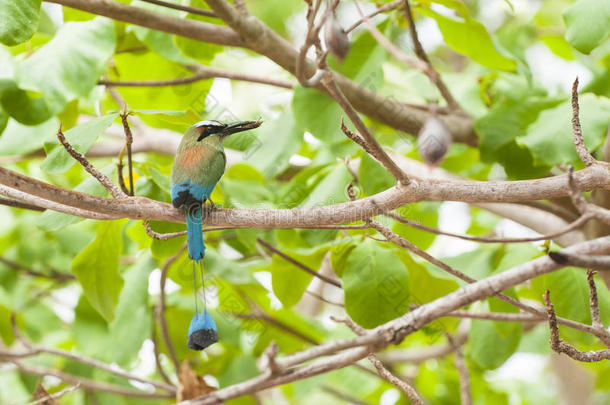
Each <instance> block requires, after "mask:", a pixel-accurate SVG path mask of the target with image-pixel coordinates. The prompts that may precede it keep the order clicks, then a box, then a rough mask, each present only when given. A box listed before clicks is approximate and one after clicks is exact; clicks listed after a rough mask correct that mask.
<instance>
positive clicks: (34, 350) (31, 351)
mask: <svg viewBox="0 0 610 405" xmlns="http://www.w3.org/2000/svg"><path fill="white" fill-rule="evenodd" d="M11 327H12V329H13V334H14V335H15V337H16V338H17V339H18V340H19V341H20V342H21V343H22V344H23V345H24V346H25V347H26V348H27V349H28V351H27V352H25V353H22V354H20V355H19V356H15V357H30V356H35V355H37V354H40V353H48V354H52V355H55V356H60V357H64V358H66V359H70V360H74V361H77V362H79V363H82V364H86V365H88V366H92V367H94V368H96V369H99V370H104V371H106V372H108V373H110V374H114V375H116V376H119V377H122V378H125V379H127V380H134V381H138V382H141V383H144V384H150V385H152V386H154V387H157V388H160V389H162V390H165V391H167V392H170V393H175V392H176V387H174V386H173V385H169V384H165V383H162V382H159V381H154V380H150V379H148V378H143V377H139V376H137V375H135V374H131V373H128V372H126V371H123V370H121V369H119V368H115V367H112V366H110V365H108V364H106V363H104V362H102V361H99V360H96V359H93V358H90V357H85V356H82V355H79V354H76V353H72V352H68V351H65V350H61V349H56V348H53V347H44V346H40V345H38V344H35V343H32V342H30V341H28V340H27V339H26V338H25V337H24V336H23V335H22V334H21V332H20V331H19V328H18V327H17V322H16V319H15V313H11Z"/></svg>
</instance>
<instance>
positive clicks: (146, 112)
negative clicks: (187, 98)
mask: <svg viewBox="0 0 610 405" xmlns="http://www.w3.org/2000/svg"><path fill="white" fill-rule="evenodd" d="M109 112H110V111H109ZM129 112H130V113H134V114H142V115H167V116H170V117H183V116H185V115H186V111H174V110H155V109H147V110H129Z"/></svg>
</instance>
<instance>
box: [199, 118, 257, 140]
mask: <svg viewBox="0 0 610 405" xmlns="http://www.w3.org/2000/svg"><path fill="white" fill-rule="evenodd" d="M262 123H263V121H261V120H257V121H238V122H233V123H230V124H225V123H222V122H219V121H199V122H198V123H196V124H195V125H193V126H192V127H191V128H193V129H194V130H195V133H196V134H198V136H197V142H199V141H202V140H204V139H205V138H207V137H208V136H213V135H216V136H219V137H220V138H221V139H223V138H226V137H227V136H229V135H231V134H235V133H237V132H242V131H247V130H249V129H254V128H258V127H260V126H261V124H262Z"/></svg>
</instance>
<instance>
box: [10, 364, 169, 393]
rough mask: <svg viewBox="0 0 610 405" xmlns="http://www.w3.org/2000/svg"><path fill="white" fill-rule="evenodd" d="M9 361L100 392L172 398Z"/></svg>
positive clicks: (33, 372)
mask: <svg viewBox="0 0 610 405" xmlns="http://www.w3.org/2000/svg"><path fill="white" fill-rule="evenodd" d="M9 362H11V363H13V364H15V365H16V366H17V368H18V369H19V371H21V372H22V373H25V374H29V375H35V376H39V377H44V376H53V377H56V378H58V379H60V380H62V381H65V382H67V383H70V384H74V385H78V384H80V386H81V387H82V388H84V389H88V390H92V391H102V392H108V393H111V394H116V395H124V396H127V397H134V398H151V399H164V398H173V394H171V393H167V394H161V393H157V392H147V391H140V390H136V389H133V388H125V387H121V386H118V385H113V384H107V383H104V382H98V381H93V380H89V379H87V378H84V377H80V376H75V375H73V374H68V373H64V372H63V371H60V370H53V369H48V368H43V367H38V366H34V365H29V364H26V363H24V362H22V361H18V360H10V359H9Z"/></svg>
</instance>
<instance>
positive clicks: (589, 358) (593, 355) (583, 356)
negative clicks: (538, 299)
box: [544, 290, 610, 363]
mask: <svg viewBox="0 0 610 405" xmlns="http://www.w3.org/2000/svg"><path fill="white" fill-rule="evenodd" d="M544 303H545V304H546V311H547V314H548V319H549V328H550V331H551V349H553V350H554V351H556V352H557V353H565V354H567V355H568V356H569V357H571V358H572V359H574V360H578V361H582V362H587V363H591V362H596V361H602V360H610V350H609V349H604V350H598V351H590V352H581V351H579V350H578V349H576V348H575V347H574V346H572V345H570V344H569V343H566V342H563V341H562V340H561V339H560V337H559V328H558V327H557V315H555V308H554V307H553V303H552V302H551V297H550V291H549V290H546V293H545V294H544Z"/></svg>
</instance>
